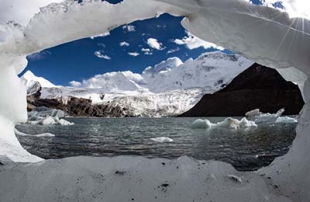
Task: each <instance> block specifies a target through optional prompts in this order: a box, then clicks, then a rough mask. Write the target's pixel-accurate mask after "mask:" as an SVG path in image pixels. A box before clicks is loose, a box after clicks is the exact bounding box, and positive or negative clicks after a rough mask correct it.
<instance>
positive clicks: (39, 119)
mask: <svg viewBox="0 0 310 202" xmlns="http://www.w3.org/2000/svg"><path fill="white" fill-rule="evenodd" d="M65 115H66V113H65V112H64V111H62V110H59V109H49V108H46V107H37V108H35V110H33V111H31V112H28V121H27V122H26V123H27V124H33V125H36V124H39V125H62V126H68V125H74V123H71V122H69V121H66V120H64V119H61V118H64V117H65Z"/></svg>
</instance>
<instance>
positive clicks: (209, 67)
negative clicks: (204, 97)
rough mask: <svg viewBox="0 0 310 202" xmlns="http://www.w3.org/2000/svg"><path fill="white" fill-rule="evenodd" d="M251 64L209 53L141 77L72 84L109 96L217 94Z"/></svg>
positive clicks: (110, 76)
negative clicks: (129, 93)
mask: <svg viewBox="0 0 310 202" xmlns="http://www.w3.org/2000/svg"><path fill="white" fill-rule="evenodd" d="M252 64H253V62H252V61H249V60H247V59H246V58H244V57H241V56H238V55H228V54H225V53H223V52H208V53H204V54H202V55H200V56H199V57H198V58H197V59H195V60H193V59H189V60H187V61H186V62H185V63H183V62H182V61H181V60H180V59H179V58H177V57H173V58H168V59H167V60H165V61H163V62H161V63H159V64H157V65H155V66H154V67H147V68H146V69H145V70H144V71H143V73H142V74H136V73H132V72H130V71H124V72H111V73H106V74H101V75H96V76H94V77H92V78H90V79H87V80H83V81H82V82H77V81H72V82H71V83H74V84H75V86H79V87H84V88H101V89H102V90H104V91H105V92H106V93H109V92H123V91H144V92H148V91H149V92H152V93H164V92H168V91H171V90H179V89H183V90H186V89H189V88H202V89H207V90H209V91H210V92H214V91H216V90H218V89H220V88H221V86H222V85H225V84H227V83H229V82H230V81H231V80H232V78H234V77H235V76H237V75H238V74H239V73H241V72H242V71H244V70H245V69H246V68H248V67H249V66H250V65H252Z"/></svg>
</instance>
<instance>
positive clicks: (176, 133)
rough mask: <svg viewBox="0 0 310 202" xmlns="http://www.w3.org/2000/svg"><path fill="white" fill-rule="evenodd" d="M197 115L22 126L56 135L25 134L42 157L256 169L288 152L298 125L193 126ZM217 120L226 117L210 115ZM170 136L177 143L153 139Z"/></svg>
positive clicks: (20, 127)
mask: <svg viewBox="0 0 310 202" xmlns="http://www.w3.org/2000/svg"><path fill="white" fill-rule="evenodd" d="M196 119H197V118H113V119H108V118H67V120H69V121H71V122H74V123H75V125H73V126H40V125H18V126H17V129H18V130H20V131H22V132H25V133H29V134H39V133H46V132H48V133H52V134H55V137H31V136H25V137H19V140H20V141H21V144H22V145H23V147H24V148H26V149H27V150H28V151H30V152H31V153H33V154H35V155H38V156H40V157H42V158H46V159H50V158H64V157H71V156H81V155H82V156H117V155H138V156H145V157H149V158H154V157H163V158H177V157H180V156H185V155H186V156H190V157H194V158H196V159H201V160H211V159H215V160H220V161H224V162H228V163H231V164H232V165H233V166H235V168H236V169H238V170H256V169H258V168H260V167H262V166H267V165H268V164H270V163H271V161H272V160H273V159H274V158H275V157H277V156H281V155H284V154H285V153H286V152H287V151H288V149H289V147H290V145H291V144H292V141H293V139H294V138H295V135H296V132H295V128H296V125H297V124H296V123H287V124H275V125H272V126H268V125H265V126H264V125H263V126H259V127H258V128H252V129H249V130H229V129H223V128H217V129H213V130H206V129H192V128H191V127H190V126H191V123H192V122H193V121H194V120H196ZM208 119H209V120H211V121H212V122H218V121H222V120H223V119H224V118H208ZM155 137H169V138H171V139H173V142H169V143H168V142H166V143H159V142H154V141H152V140H150V138H155Z"/></svg>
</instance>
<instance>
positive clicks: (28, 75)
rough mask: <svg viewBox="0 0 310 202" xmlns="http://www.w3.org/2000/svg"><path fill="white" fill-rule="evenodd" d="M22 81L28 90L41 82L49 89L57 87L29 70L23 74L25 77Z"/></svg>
mask: <svg viewBox="0 0 310 202" xmlns="http://www.w3.org/2000/svg"><path fill="white" fill-rule="evenodd" d="M21 80H22V81H23V82H25V85H26V86H27V87H28V88H29V87H31V86H32V85H34V83H35V82H39V83H40V85H41V86H42V87H47V88H53V87H56V86H55V85H54V84H52V83H51V82H50V81H48V80H47V79H45V78H43V77H37V76H35V75H34V74H33V73H32V72H31V71H29V70H28V71H26V72H25V73H24V74H23V76H22V77H21Z"/></svg>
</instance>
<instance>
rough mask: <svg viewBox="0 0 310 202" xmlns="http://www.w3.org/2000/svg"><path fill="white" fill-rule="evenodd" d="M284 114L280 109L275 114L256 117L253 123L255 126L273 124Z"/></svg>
mask: <svg viewBox="0 0 310 202" xmlns="http://www.w3.org/2000/svg"><path fill="white" fill-rule="evenodd" d="M283 113H284V109H280V110H279V111H278V112H277V113H275V114H270V113H266V114H261V115H260V116H258V117H256V119H255V123H256V124H275V123H276V121H277V119H278V118H279V117H280V116H281V115H282V114H283Z"/></svg>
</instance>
